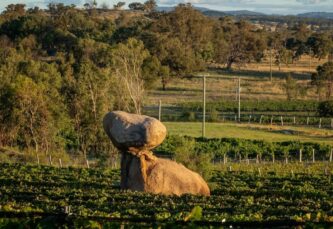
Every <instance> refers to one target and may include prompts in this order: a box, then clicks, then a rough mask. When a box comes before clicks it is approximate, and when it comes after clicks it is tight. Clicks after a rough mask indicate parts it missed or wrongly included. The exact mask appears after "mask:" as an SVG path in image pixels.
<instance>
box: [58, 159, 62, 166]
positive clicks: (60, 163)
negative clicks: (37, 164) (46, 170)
mask: <svg viewBox="0 0 333 229" xmlns="http://www.w3.org/2000/svg"><path fill="white" fill-rule="evenodd" d="M59 166H60V168H62V161H61V158H59Z"/></svg>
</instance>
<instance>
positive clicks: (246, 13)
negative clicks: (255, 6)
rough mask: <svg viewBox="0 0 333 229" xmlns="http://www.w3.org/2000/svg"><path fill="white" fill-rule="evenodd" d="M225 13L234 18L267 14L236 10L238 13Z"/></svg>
mask: <svg viewBox="0 0 333 229" xmlns="http://www.w3.org/2000/svg"><path fill="white" fill-rule="evenodd" d="M223 13H226V14H228V15H232V16H264V15H266V14H264V13H259V12H254V11H249V10H236V11H224V12H223Z"/></svg>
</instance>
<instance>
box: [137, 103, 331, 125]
mask: <svg viewBox="0 0 333 229" xmlns="http://www.w3.org/2000/svg"><path fill="white" fill-rule="evenodd" d="M143 111H144V114H145V115H149V116H152V117H155V118H158V119H160V120H161V121H164V122H168V121H171V122H172V121H189V122H201V121H202V116H203V112H202V111H193V110H189V109H187V108H184V107H179V106H163V107H162V105H161V104H160V105H157V106H146V107H144V110H143ZM206 120H207V121H209V122H237V123H248V124H262V125H279V126H285V125H288V126H290V125H292V126H309V127H316V128H327V129H333V118H332V117H319V116H310V115H304V114H297V115H295V114H293V113H291V114H288V113H287V112H286V113H285V114H281V113H279V114H274V112H248V111H246V112H242V113H241V115H240V119H239V118H238V114H237V113H235V112H219V111H216V110H212V111H207V112H206Z"/></svg>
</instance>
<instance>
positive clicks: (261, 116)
mask: <svg viewBox="0 0 333 229" xmlns="http://www.w3.org/2000/svg"><path fill="white" fill-rule="evenodd" d="M262 118H263V115H260V121H259V123H260V124H261V123H262Z"/></svg>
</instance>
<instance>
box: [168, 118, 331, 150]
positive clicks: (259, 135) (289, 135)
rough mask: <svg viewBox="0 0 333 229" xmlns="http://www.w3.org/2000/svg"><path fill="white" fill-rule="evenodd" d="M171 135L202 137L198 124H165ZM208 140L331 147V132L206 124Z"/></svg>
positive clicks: (325, 130)
mask: <svg viewBox="0 0 333 229" xmlns="http://www.w3.org/2000/svg"><path fill="white" fill-rule="evenodd" d="M164 124H165V125H166V127H167V129H168V133H169V134H172V135H188V136H193V137H200V136H202V124H201V123H199V122H196V123H193V122H166V123H164ZM206 137H208V138H240V139H252V140H265V141H271V142H278V141H301V142H318V143H326V144H331V145H333V130H327V129H318V128H311V127H291V126H284V127H278V126H269V125H266V126H264V125H249V124H232V123H206Z"/></svg>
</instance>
